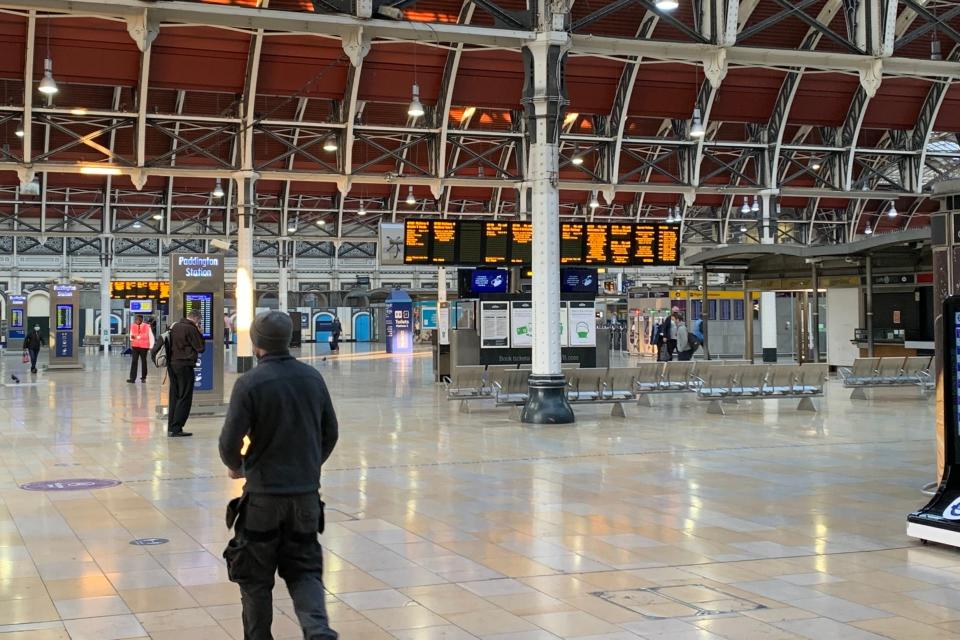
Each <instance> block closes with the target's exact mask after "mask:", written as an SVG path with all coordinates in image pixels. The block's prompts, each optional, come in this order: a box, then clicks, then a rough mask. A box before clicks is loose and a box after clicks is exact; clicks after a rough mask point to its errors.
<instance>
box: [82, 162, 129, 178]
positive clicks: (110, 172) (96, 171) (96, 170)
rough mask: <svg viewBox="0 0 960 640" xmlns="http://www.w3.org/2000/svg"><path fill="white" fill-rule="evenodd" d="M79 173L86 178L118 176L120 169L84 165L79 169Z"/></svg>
mask: <svg viewBox="0 0 960 640" xmlns="http://www.w3.org/2000/svg"><path fill="white" fill-rule="evenodd" d="M80 173H82V174H84V175H88V176H118V175H120V169H118V168H117V167H111V166H109V165H102V164H101V165H96V164H93V165H90V164H88V165H84V166H82V167H80Z"/></svg>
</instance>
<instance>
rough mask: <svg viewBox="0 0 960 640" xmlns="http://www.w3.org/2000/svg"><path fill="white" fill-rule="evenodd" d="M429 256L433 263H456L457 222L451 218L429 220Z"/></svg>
mask: <svg viewBox="0 0 960 640" xmlns="http://www.w3.org/2000/svg"><path fill="white" fill-rule="evenodd" d="M430 231H431V233H430V242H431V245H430V257H431V262H432V263H434V264H456V262H457V223H456V222H454V221H452V220H432V221H431V222H430Z"/></svg>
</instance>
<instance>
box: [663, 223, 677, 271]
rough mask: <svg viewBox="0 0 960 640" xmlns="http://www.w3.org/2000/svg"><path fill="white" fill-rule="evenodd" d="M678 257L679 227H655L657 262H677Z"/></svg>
mask: <svg viewBox="0 0 960 640" xmlns="http://www.w3.org/2000/svg"><path fill="white" fill-rule="evenodd" d="M679 259H680V227H678V226H672V225H660V226H659V227H658V228H657V264H677V262H678V261H679Z"/></svg>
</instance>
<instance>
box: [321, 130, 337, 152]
mask: <svg viewBox="0 0 960 640" xmlns="http://www.w3.org/2000/svg"><path fill="white" fill-rule="evenodd" d="M323 150H324V151H327V152H332V151H336V150H337V135H336V134H334V133H331V134H330V135H328V136H327V137H326V138H324V139H323Z"/></svg>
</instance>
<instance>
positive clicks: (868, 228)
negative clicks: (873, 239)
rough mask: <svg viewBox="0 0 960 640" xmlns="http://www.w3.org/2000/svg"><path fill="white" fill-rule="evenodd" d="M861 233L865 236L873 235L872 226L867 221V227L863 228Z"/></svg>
mask: <svg viewBox="0 0 960 640" xmlns="http://www.w3.org/2000/svg"><path fill="white" fill-rule="evenodd" d="M863 235H865V236H872V235H873V227H871V226H870V223H869V222H868V223H867V228H866V229H864V230H863Z"/></svg>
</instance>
